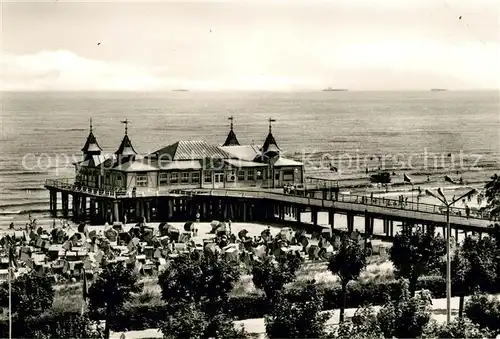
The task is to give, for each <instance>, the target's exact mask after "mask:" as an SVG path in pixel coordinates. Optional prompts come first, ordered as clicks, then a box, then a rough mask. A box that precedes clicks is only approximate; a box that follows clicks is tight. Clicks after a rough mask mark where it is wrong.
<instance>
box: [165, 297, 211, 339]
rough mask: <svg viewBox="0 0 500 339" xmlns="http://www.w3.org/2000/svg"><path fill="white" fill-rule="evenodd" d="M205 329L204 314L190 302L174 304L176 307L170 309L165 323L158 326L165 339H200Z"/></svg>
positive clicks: (205, 320)
mask: <svg viewBox="0 0 500 339" xmlns="http://www.w3.org/2000/svg"><path fill="white" fill-rule="evenodd" d="M206 327H207V319H206V316H205V313H204V312H203V311H201V310H200V308H198V307H197V306H196V304H195V303H192V302H189V303H176V307H172V308H171V312H169V313H168V314H167V316H166V319H165V321H163V322H161V324H160V330H161V332H162V333H163V338H165V339H175V338H186V339H191V338H193V339H194V338H201V337H202V336H203V333H204V332H205V328H206Z"/></svg>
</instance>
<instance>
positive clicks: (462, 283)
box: [451, 236, 496, 318]
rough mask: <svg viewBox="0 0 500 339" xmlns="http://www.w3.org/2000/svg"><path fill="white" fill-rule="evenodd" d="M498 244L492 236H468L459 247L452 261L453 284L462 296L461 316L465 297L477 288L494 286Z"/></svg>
mask: <svg viewBox="0 0 500 339" xmlns="http://www.w3.org/2000/svg"><path fill="white" fill-rule="evenodd" d="M495 248H496V244H495V242H494V241H493V239H492V238H490V237H484V238H481V239H477V238H474V237H471V236H468V237H467V238H465V239H464V242H463V243H462V245H461V246H460V247H459V248H458V249H457V251H456V252H455V254H454V257H453V261H452V266H451V269H452V273H453V274H452V286H453V288H454V289H455V293H457V294H458V295H459V297H460V303H459V312H458V314H459V317H460V318H461V317H462V314H463V309H464V298H465V296H466V295H468V294H472V293H473V292H474V291H476V289H485V288H488V287H490V286H493V285H494V283H495V279H496V272H495V269H496V263H495V257H494V255H495Z"/></svg>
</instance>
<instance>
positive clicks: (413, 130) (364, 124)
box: [0, 92, 500, 227]
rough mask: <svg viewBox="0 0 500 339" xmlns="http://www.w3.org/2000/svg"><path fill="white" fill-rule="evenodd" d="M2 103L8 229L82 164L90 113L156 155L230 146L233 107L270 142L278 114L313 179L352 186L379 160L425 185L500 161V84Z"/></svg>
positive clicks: (46, 97)
mask: <svg viewBox="0 0 500 339" xmlns="http://www.w3.org/2000/svg"><path fill="white" fill-rule="evenodd" d="M2 106H3V107H2V113H1V114H2V115H1V133H0V227H4V226H5V225H7V224H8V223H9V222H10V221H11V220H25V219H26V218H27V216H26V212H27V211H30V210H31V211H35V212H34V214H37V215H39V216H40V218H42V217H43V216H44V215H46V213H45V211H46V210H47V209H48V192H46V191H45V190H44V189H43V183H44V181H45V179H46V178H68V177H72V176H73V175H74V168H73V165H72V164H71V160H72V159H66V157H68V158H69V157H71V156H74V157H76V158H75V160H79V157H80V156H81V152H80V149H81V148H82V147H83V145H84V143H85V140H86V137H87V135H88V121H89V118H90V117H92V118H93V122H94V123H93V124H94V134H95V135H96V137H97V140H98V142H99V144H100V145H101V147H102V148H103V149H104V152H106V153H108V152H109V153H113V152H115V151H116V149H117V148H118V146H119V143H120V141H121V138H122V137H123V129H124V126H123V124H121V123H120V122H119V121H120V120H123V119H129V120H130V125H129V136H130V138H131V140H132V143H133V145H134V147H135V149H136V150H137V151H138V152H151V151H154V150H156V149H158V148H161V147H163V146H166V145H168V144H171V143H174V142H175V141H177V140H179V139H191V140H200V139H201V140H205V141H207V142H209V143H217V144H221V143H223V142H224V140H225V137H226V135H227V132H228V120H227V117H228V116H230V115H234V116H235V132H236V134H237V136H238V139H239V141H240V143H242V144H248V143H252V142H255V143H256V144H259V145H260V144H261V143H262V142H263V140H264V138H265V137H266V135H267V131H268V122H267V119H268V118H269V117H273V118H275V119H276V120H277V122H276V123H274V127H273V134H274V136H275V138H276V140H277V142H278V144H279V146H280V147H281V148H282V149H283V150H284V151H286V153H287V154H288V156H290V157H293V158H297V159H298V160H305V161H306V165H307V169H306V171H307V174H308V175H311V176H318V177H331V178H334V179H344V180H347V181H348V182H350V183H351V184H353V185H355V184H360V183H366V182H367V180H366V178H367V175H366V170H367V169H368V171H369V172H374V171H376V170H377V168H378V167H383V168H386V169H388V170H390V171H394V172H395V173H396V176H394V179H393V182H398V181H399V182H401V181H402V174H403V172H404V173H408V174H409V175H411V176H412V177H413V179H414V180H415V181H416V182H417V183H422V185H438V184H440V183H439V180H441V178H442V177H443V175H442V174H443V173H449V174H451V175H452V176H453V177H455V178H457V179H458V178H459V177H463V179H464V181H465V182H466V183H468V184H478V183H481V182H483V181H485V180H486V179H487V178H488V177H489V176H491V175H492V174H493V173H494V172H498V170H499V169H500V161H499V155H500V115H499V113H498V112H499V96H498V93H497V92H317V93H271V92H267V93H251V92H248V93H245V92H234V93H206V92H205V93H201V92H198V93H197V92H168V93H2ZM58 154H59V156H58V159H59V162H58V163H56V160H55V159H56V155H58ZM426 154H427V156H426ZM436 154H437V155H436ZM42 155H43V156H42ZM426 157H427V160H425V158H426ZM460 158H461V159H462V165H461V166H460ZM23 159H24V164H23ZM37 163H38V164H37ZM320 163H322V164H323V166H322V168H318V165H319V164H320ZM330 163H333V164H334V166H335V167H337V168H338V169H339V173H334V172H331V171H330V170H329V169H328V166H329V164H330ZM457 171H458V173H457ZM428 177H429V178H428ZM428 179H430V181H428Z"/></svg>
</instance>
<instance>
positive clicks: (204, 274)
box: [158, 255, 246, 338]
mask: <svg viewBox="0 0 500 339" xmlns="http://www.w3.org/2000/svg"><path fill="white" fill-rule="evenodd" d="M239 278H240V270H239V267H237V266H234V265H233V264H231V263H230V262H227V261H225V260H223V259H222V258H221V257H219V256H213V257H212V256H211V257H207V256H202V257H200V258H199V259H194V258H192V257H190V256H187V255H186V256H181V257H179V258H177V259H176V260H175V261H173V262H172V263H171V265H170V267H169V268H168V269H167V270H166V271H164V272H163V273H162V274H161V275H160V276H159V278H158V283H159V285H160V287H161V289H162V299H164V300H165V301H166V302H167V305H168V308H167V311H168V312H169V316H168V317H167V319H166V321H165V322H164V323H163V324H162V325H161V329H162V332H163V335H164V337H165V338H170V337H172V338H174V337H175V338H177V337H182V338H191V337H192V338H197V337H204V338H205V337H224V338H239V337H245V335H246V333H245V331H244V330H243V329H242V330H240V331H238V330H236V329H235V328H234V325H233V321H232V319H230V318H229V317H227V316H226V315H225V314H224V312H223V307H224V305H225V303H226V302H227V299H228V294H229V292H231V290H232V288H233V286H234V284H235V283H236V282H237V281H238V280H239ZM186 314H187V315H186ZM179 317H186V319H179ZM188 318H190V319H188Z"/></svg>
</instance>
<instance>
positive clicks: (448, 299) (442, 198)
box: [425, 188, 477, 324]
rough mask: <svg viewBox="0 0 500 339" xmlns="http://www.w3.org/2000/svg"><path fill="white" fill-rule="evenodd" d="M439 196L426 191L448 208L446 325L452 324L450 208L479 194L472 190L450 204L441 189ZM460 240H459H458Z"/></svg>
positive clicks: (426, 191) (439, 189)
mask: <svg viewBox="0 0 500 339" xmlns="http://www.w3.org/2000/svg"><path fill="white" fill-rule="evenodd" d="M437 192H438V194H436V193H434V192H432V191H430V190H428V189H427V190H425V193H426V194H428V195H430V196H432V197H434V198H436V199H437V200H439V201H440V202H441V203H442V204H443V205H444V206H445V207H446V323H447V324H449V323H450V322H451V259H450V236H451V227H450V207H451V206H453V205H454V204H455V203H456V202H457V201H460V200H461V199H463V198H466V197H469V196H472V195H474V194H476V193H477V190H476V189H472V190H470V191H469V192H467V193H465V194H463V195H461V196H460V197H458V198H456V199H454V200H452V201H450V202H448V200H447V199H446V197H445V195H444V194H443V191H442V190H441V188H438V190H437ZM457 240H458V239H457Z"/></svg>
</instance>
